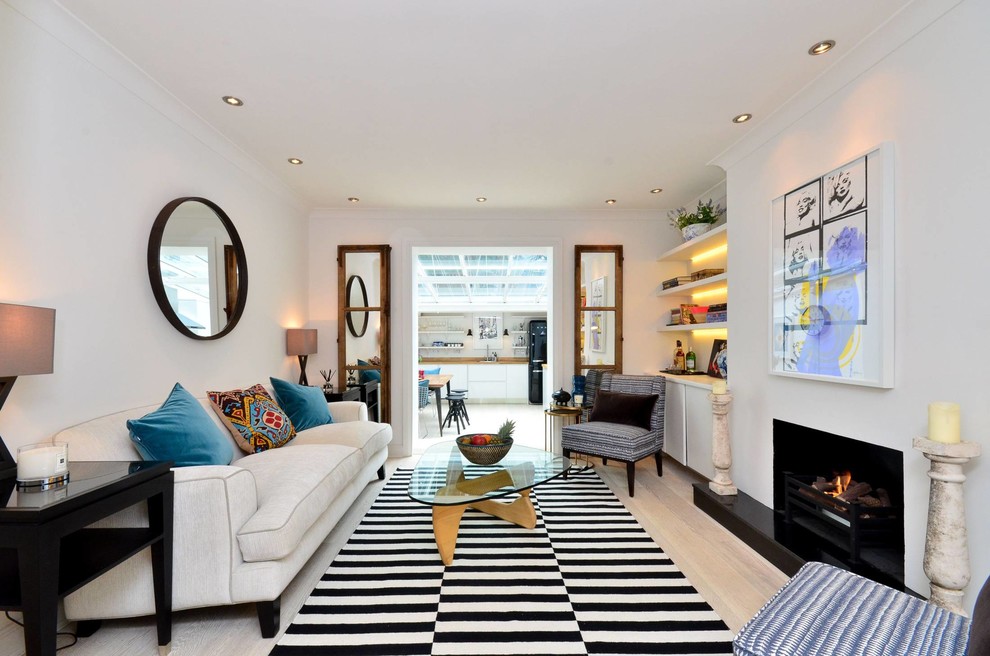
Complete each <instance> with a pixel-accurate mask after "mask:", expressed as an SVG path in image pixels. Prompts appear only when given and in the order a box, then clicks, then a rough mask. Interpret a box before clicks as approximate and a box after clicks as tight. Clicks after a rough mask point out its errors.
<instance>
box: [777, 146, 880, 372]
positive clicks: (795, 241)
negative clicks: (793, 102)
mask: <svg viewBox="0 0 990 656" xmlns="http://www.w3.org/2000/svg"><path fill="white" fill-rule="evenodd" d="M890 148H891V147H890V145H888V144H884V145H881V146H878V147H877V148H875V149H873V150H871V151H870V152H868V153H866V154H865V155H863V156H861V157H858V158H856V159H854V160H852V161H850V162H848V163H846V164H843V165H842V166H839V167H837V168H835V169H833V170H832V171H830V172H828V173H825V174H824V175H822V176H821V177H820V178H817V179H815V180H811V181H809V182H806V183H804V184H802V185H800V186H799V187H797V188H796V189H794V190H793V191H789V192H787V193H786V194H784V195H782V196H780V197H778V198H776V199H774V200H773V201H772V202H771V222H772V224H771V238H772V240H773V246H772V249H771V253H772V255H771V257H772V263H771V264H772V269H771V270H772V271H773V281H772V287H771V295H772V298H771V362H770V370H771V373H775V374H780V375H783V376H792V377H800V378H810V379H813V380H824V381H829V382H839V383H849V384H854V385H868V386H873V387H893V328H894V315H893V293H892V290H893V275H894V268H893V267H894V261H893V257H894V254H893V250H892V246H893V235H894V232H893V228H894V226H893V222H894V213H893V183H892V176H893V171H892V166H893V160H892V156H891V152H890ZM816 190H821V194H820V195H819V196H816ZM816 205H820V214H819V215H816V214H815V210H814V209H809V208H813V207H814V206H816ZM802 213H803V214H802ZM802 217H803V218H802ZM809 217H810V218H809ZM799 226H800V227H799Z"/></svg>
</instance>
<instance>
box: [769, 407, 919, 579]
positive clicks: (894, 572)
mask: <svg viewBox="0 0 990 656" xmlns="http://www.w3.org/2000/svg"><path fill="white" fill-rule="evenodd" d="M773 444H774V466H773V472H774V482H773V483H774V487H773V489H774V510H775V511H776V512H777V513H778V514H779V515H781V516H782V518H783V526H784V533H785V536H784V537H785V540H787V541H789V542H791V543H800V544H802V545H803V548H804V549H806V550H807V549H809V548H810V549H813V550H814V549H818V550H820V551H821V552H822V553H823V554H828V556H829V557H830V558H833V559H837V560H839V561H840V562H841V563H844V564H847V565H850V566H853V567H857V568H866V569H870V568H873V569H876V570H878V572H879V573H880V574H882V575H883V578H886V577H887V576H889V577H891V578H892V579H894V580H895V581H900V582H903V580H904V513H903V499H904V462H903V460H904V458H903V454H902V452H900V451H897V450H895V449H889V448H887V447H883V446H878V445H875V444H871V443H869V442H865V441H862V440H855V439H852V438H847V437H843V436H840V435H834V434H831V433H826V432H824V431H819V430H816V429H813V428H808V427H805V426H800V425H798V424H792V423H790V422H785V421H780V420H774V422H773ZM873 578H879V577H878V576H874V577H873Z"/></svg>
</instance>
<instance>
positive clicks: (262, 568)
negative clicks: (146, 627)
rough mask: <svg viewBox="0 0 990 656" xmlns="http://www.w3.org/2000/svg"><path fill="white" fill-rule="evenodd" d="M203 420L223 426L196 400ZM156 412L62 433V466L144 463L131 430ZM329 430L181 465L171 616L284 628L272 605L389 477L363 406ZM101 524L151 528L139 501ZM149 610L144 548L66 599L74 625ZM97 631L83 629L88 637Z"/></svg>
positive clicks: (334, 407) (379, 438)
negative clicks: (363, 497)
mask: <svg viewBox="0 0 990 656" xmlns="http://www.w3.org/2000/svg"><path fill="white" fill-rule="evenodd" d="M201 403H202V404H203V405H204V407H206V408H207V413H208V414H209V415H210V417H212V418H213V419H214V421H216V422H217V425H218V426H221V431H222V432H223V434H224V435H227V436H228V438H229V439H230V440H231V443H232V444H233V438H232V437H231V436H230V433H229V432H228V431H227V430H226V429H225V428H223V427H222V423H221V420H220V419H219V418H218V417H217V416H216V415H215V413H213V412H212V411H211V410H210V409H209V402H208V401H206V400H201ZM158 407H159V406H158V405H154V406H148V407H143V408H135V409H132V410H127V411H124V412H119V413H116V414H112V415H108V416H105V417H100V418H98V419H93V420H90V421H87V422H85V423H82V424H79V425H77V426H73V427H72V428H67V429H65V430H63V431H61V432H59V433H58V434H57V435H55V436H54V438H53V439H54V440H55V441H58V442H67V443H68V445H69V461H70V463H71V462H72V461H82V460H141V457H140V456H139V455H138V452H137V451H136V450H135V448H134V446H133V444H132V443H131V440H130V437H129V433H128V430H127V426H126V422H127V420H128V419H135V418H138V417H142V416H144V415H146V414H148V413H149V412H151V411H153V410H155V409H157V408H158ZM329 407H330V413H331V415H332V416H333V421H334V423H332V424H328V425H325V426H317V427H315V428H310V429H308V430H305V431H301V432H299V433H298V435H297V436H296V437H295V438H294V439H293V440H292V441H291V442H289V443H288V444H287V445H285V446H283V447H281V448H278V449H273V450H270V451H265V452H262V453H255V454H250V455H248V454H245V453H244V452H243V451H241V450H240V449H239V448H237V447H236V446H233V452H234V460H233V462H231V464H230V465H225V466H193V467H177V468H175V469H174V471H175V504H174V533H173V558H172V562H173V567H172V609H173V610H182V609H186V608H200V607H205V606H220V605H226V604H239V603H245V602H254V603H256V604H257V610H258V618H259V620H260V623H261V633H262V635H263V636H264V637H266V638H267V637H272V636H274V635H275V634H276V633H277V631H278V626H279V597H280V595H281V594H282V591H283V590H284V589H285V587H286V586H287V585H288V584H289V582H290V581H291V580H292V579H293V577H295V575H296V574H297V573H298V572H299V570H300V569H301V568H302V566H303V565H304V564H305V563H306V561H307V560H309V558H310V556H312V555H313V552H314V551H316V549H317V547H319V545H320V544H321V543H322V542H323V540H324V539H325V538H326V536H327V534H328V533H329V532H330V530H331V529H332V528H333V527H334V525H335V524H336V523H337V521H338V520H339V519H340V518H341V516H343V514H344V513H345V512H346V511H347V509H348V508H349V507H350V505H351V504H352V503H353V502H354V500H355V499H356V498H357V497H358V495H360V494H361V492H362V490H364V488H365V487H366V486H367V484H368V482H369V481H371V480H374V478H375V475H376V472H377V476H378V478H379V479H384V477H385V459H386V457H387V455H388V444H389V442H391V441H392V428H391V426H389V425H388V424H380V423H376V422H371V421H368V410H367V407H366V406H365V405H364V404H363V403H358V402H353V401H341V402H337V403H330V404H329ZM99 525H102V526H108V525H112V526H138V525H145V526H146V525H147V508H146V504H143V503H142V504H138V505H137V506H134V507H132V508H130V509H129V510H128V511H126V512H124V513H120V514H118V515H115V516H114V517H111V518H110V519H109V520H107V521H106V522H102V523H101V524H99ZM154 612H155V605H154V594H153V585H152V578H151V553H150V548H149V549H145V550H144V551H143V552H141V553H139V554H137V555H136V556H134V557H133V558H131V559H130V560H128V561H126V562H124V563H122V564H120V565H119V566H117V567H115V568H114V569H112V570H110V571H109V572H107V573H106V574H104V575H103V576H101V577H99V578H98V579H96V580H94V581H93V582H91V583H89V584H88V585H86V586H84V587H82V588H80V589H79V590H77V591H76V592H74V593H72V594H70V595H68V596H67V597H66V598H65V614H66V617H67V618H68V619H70V620H76V621H88V620H102V619H108V618H118V617H136V616H141V615H151V614H154ZM97 626H99V624H98V622H89V623H88V627H87V630H88V631H89V632H91V631H92V630H95V627H97Z"/></svg>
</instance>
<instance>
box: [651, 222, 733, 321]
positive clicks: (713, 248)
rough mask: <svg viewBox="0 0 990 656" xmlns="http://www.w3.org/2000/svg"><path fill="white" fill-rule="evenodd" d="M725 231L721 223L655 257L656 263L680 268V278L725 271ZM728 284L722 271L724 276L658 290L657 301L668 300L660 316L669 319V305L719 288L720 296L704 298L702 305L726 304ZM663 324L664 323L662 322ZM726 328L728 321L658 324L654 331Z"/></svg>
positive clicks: (726, 252) (727, 243)
mask: <svg viewBox="0 0 990 656" xmlns="http://www.w3.org/2000/svg"><path fill="white" fill-rule="evenodd" d="M728 228H729V226H728V224H727V223H724V224H722V225H720V226H718V227H717V228H713V229H712V230H709V231H708V232H706V233H705V234H703V235H701V236H700V237H695V238H694V239H692V240H691V241H687V242H684V243H683V244H680V245H678V246H675V247H674V248H671V249H670V250H668V251H665V252H664V253H661V255H660V257H658V258H657V261H658V262H669V263H677V264H679V265H681V268H682V271H683V273H681V274H680V275H690V274H691V273H692V272H694V271H700V270H702V269H708V268H721V269H727V266H726V260H727V259H728V245H729V231H728ZM706 253H711V255H710V256H709V257H705V259H704V261H703V262H701V263H697V262H695V261H694V260H695V258H698V257H699V256H704V255H705V254H706ZM728 282H729V273H728V271H726V272H725V273H720V274H718V275H715V276H711V277H708V278H703V279H701V280H695V281H692V282H689V283H685V284H683V285H677V286H676V287H670V288H668V289H660V290H658V291H657V292H656V295H657V297H658V298H663V299H668V300H670V301H671V305H668V306H667V307H666V308H664V314H665V315H668V316H669V310H670V307H671V306H673V307H676V306H677V305H678V304H681V303H690V302H691V297H692V296H693V295H696V294H702V293H706V292H715V291H717V290H719V289H724V290H725V292H724V293H722V294H715V295H712V296H710V297H708V298H706V299H705V303H713V302H714V303H719V302H726V301H727V300H728ZM705 303H699V304H705ZM663 323H666V321H664V322H663ZM728 327H729V324H728V321H719V322H712V323H687V324H676V325H672V326H670V325H661V326H660V327H659V328H658V329H657V332H662V333H670V332H686V331H692V330H714V329H726V328H728Z"/></svg>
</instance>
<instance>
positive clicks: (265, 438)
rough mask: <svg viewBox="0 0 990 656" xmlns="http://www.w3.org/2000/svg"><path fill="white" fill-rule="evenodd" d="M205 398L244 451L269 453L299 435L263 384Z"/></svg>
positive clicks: (211, 394) (208, 395)
mask: <svg viewBox="0 0 990 656" xmlns="http://www.w3.org/2000/svg"><path fill="white" fill-rule="evenodd" d="M206 396H207V397H208V398H209V399H210V402H211V403H212V404H213V410H214V411H215V412H216V413H217V414H218V415H219V416H220V418H221V419H223V420H224V425H225V426H226V427H227V430H229V431H230V434H231V435H233V436H234V441H235V442H237V446H239V447H240V448H241V450H242V451H245V452H247V453H259V452H261V451H268V450H269V449H275V448H278V447H280V446H282V445H283V444H285V443H286V442H288V441H289V440H291V439H292V438H293V437H295V436H296V429H295V428H294V427H293V425H292V421H291V420H290V419H289V417H288V415H286V414H285V412H283V411H282V408H280V407H279V405H278V404H277V403H275V399H273V398H272V397H271V396H270V395H269V394H268V392H267V391H266V390H265V388H264V387H263V386H262V385H255V386H253V387H249V388H248V389H246V390H242V389H235V390H229V391H227V392H207V393H206Z"/></svg>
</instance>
